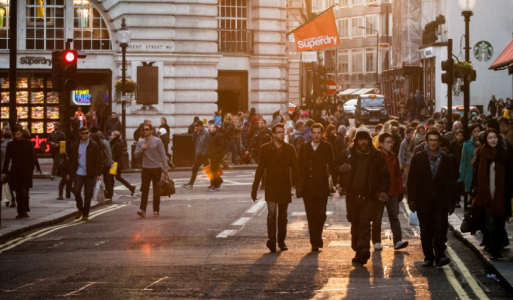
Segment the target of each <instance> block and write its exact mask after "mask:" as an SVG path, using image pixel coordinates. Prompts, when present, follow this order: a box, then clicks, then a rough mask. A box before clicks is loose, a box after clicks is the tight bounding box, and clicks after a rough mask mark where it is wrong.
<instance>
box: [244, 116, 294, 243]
mask: <svg viewBox="0 0 513 300" xmlns="http://www.w3.org/2000/svg"><path fill="white" fill-rule="evenodd" d="M272 135H273V140H272V141H271V142H269V143H266V144H263V145H262V147H261V148H260V158H259V160H258V167H257V170H256V172H255V179H254V181H253V187H252V190H251V198H252V199H253V201H256V199H257V191H258V184H259V183H260V180H261V179H262V175H263V174H264V172H266V173H267V174H266V177H265V186H266V188H265V201H266V202H267V234H268V237H269V239H268V240H267V248H269V250H270V251H271V252H276V239H278V247H279V248H280V250H282V251H286V250H288V248H287V245H285V238H286V236H287V209H288V206H289V203H291V202H292V197H291V195H290V189H291V182H290V179H291V175H292V181H293V182H294V183H296V187H300V186H301V184H300V183H299V181H300V174H299V164H298V160H297V156H296V150H295V149H294V147H293V146H291V145H289V144H287V143H285V141H284V138H285V127H284V125H283V123H278V124H276V125H274V126H273V128H272ZM296 192H298V197H299V196H301V195H300V191H298V190H297V189H296ZM276 225H278V226H277V227H278V234H277V235H276Z"/></svg>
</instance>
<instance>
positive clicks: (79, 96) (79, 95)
mask: <svg viewBox="0 0 513 300" xmlns="http://www.w3.org/2000/svg"><path fill="white" fill-rule="evenodd" d="M72 94H73V95H72V96H73V102H75V104H77V105H83V104H90V103H91V94H90V93H89V90H76V91H73V93H72Z"/></svg>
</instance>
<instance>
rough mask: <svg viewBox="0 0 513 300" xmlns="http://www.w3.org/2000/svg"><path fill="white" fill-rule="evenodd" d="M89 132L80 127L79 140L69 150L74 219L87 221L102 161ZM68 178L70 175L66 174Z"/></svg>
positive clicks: (68, 178) (100, 175) (100, 173)
mask: <svg viewBox="0 0 513 300" xmlns="http://www.w3.org/2000/svg"><path fill="white" fill-rule="evenodd" d="M89 135H90V132H89V129H87V127H82V128H80V141H79V142H78V143H75V145H74V147H73V150H72V151H71V159H70V161H71V172H70V173H71V174H73V176H74V177H75V180H74V183H75V184H74V187H75V191H74V193H75V201H76V203H77V209H78V211H77V212H76V214H75V219H80V217H82V220H81V221H84V222H85V221H89V210H90V209H91V198H92V196H93V189H94V185H95V183H96V181H97V180H101V178H102V168H103V161H102V160H101V157H100V148H99V147H98V145H97V144H96V143H95V142H94V141H92V140H91V139H90V138H89ZM66 179H67V180H70V179H71V178H70V175H67V176H66ZM82 187H84V196H85V198H84V200H82Z"/></svg>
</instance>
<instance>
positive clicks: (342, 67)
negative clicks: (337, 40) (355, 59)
mask: <svg viewBox="0 0 513 300" xmlns="http://www.w3.org/2000/svg"><path fill="white" fill-rule="evenodd" d="M337 55H338V58H337V72H338V74H348V73H349V50H348V49H338V51H337Z"/></svg>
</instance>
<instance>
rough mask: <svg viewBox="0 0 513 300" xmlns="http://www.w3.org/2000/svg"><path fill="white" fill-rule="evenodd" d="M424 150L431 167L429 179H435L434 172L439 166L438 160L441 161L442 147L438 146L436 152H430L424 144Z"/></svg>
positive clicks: (436, 171)
mask: <svg viewBox="0 0 513 300" xmlns="http://www.w3.org/2000/svg"><path fill="white" fill-rule="evenodd" d="M424 150H425V151H426V153H427V156H428V161H429V168H430V169H431V179H435V177H436V173H438V168H439V167H440V162H441V161H442V149H441V148H438V152H437V153H436V154H434V155H433V154H431V152H430V151H429V148H428V146H427V145H424Z"/></svg>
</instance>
